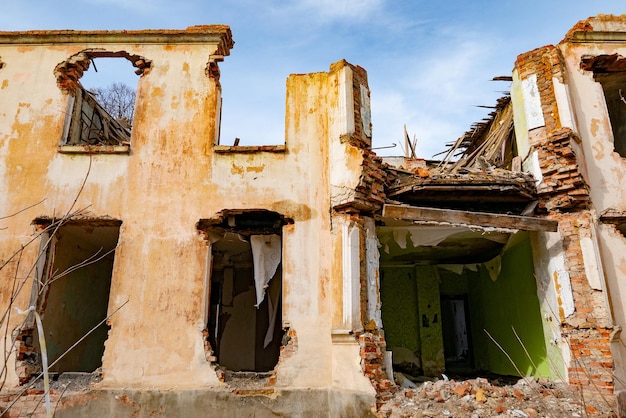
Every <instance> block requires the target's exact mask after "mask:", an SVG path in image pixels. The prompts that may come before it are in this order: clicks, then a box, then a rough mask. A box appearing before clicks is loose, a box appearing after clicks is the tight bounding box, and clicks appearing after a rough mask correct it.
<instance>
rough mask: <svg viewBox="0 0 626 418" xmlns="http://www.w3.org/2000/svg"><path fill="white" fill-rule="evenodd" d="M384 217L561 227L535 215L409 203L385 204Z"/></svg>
mask: <svg viewBox="0 0 626 418" xmlns="http://www.w3.org/2000/svg"><path fill="white" fill-rule="evenodd" d="M383 218H396V219H402V220H406V221H435V222H449V223H457V224H468V225H479V226H492V227H497V228H510V229H519V230H523V231H546V232H556V231H557V230H558V227H559V223H558V222H557V221H554V220H551V219H544V218H537V217H533V216H518V215H506V214H500V213H485V212H470V211H464V210H453V209H436V208H424V207H419V206H409V205H384V206H383Z"/></svg>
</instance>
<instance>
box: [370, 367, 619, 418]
mask: <svg viewBox="0 0 626 418" xmlns="http://www.w3.org/2000/svg"><path fill="white" fill-rule="evenodd" d="M511 383H512V382H507V381H501V380H498V379H495V380H492V381H489V380H488V379H486V378H481V377H479V378H476V379H469V380H458V381H457V380H453V379H452V380H450V379H448V378H447V377H445V376H444V378H443V379H437V380H435V381H426V382H423V383H418V384H417V385H416V387H414V388H408V387H398V390H397V391H396V393H395V395H394V397H393V398H392V399H390V400H389V401H388V402H386V403H385V405H383V406H382V408H381V409H380V411H379V416H380V417H383V418H409V417H411V418H413V417H416V418H435V417H437V418H439V417H450V418H460V417H463V418H465V417H467V418H484V417H519V418H544V417H549V418H560V417H581V418H582V417H616V416H617V415H616V414H615V412H614V405H613V404H612V403H611V402H612V401H611V398H610V397H607V398H606V399H604V398H602V397H598V398H594V399H583V397H582V396H581V394H580V393H576V392H574V391H573V390H572V389H571V387H569V386H568V385H566V384H563V383H556V382H552V381H549V380H546V379H538V380H536V379H532V378H524V379H520V380H519V381H517V383H514V384H511Z"/></svg>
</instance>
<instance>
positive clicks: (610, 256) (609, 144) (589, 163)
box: [559, 16, 626, 390]
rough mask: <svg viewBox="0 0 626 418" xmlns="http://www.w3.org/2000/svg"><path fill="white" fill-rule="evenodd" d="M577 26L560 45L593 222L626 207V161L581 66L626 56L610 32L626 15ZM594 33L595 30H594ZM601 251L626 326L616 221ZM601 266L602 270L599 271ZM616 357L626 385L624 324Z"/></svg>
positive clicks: (599, 94)
mask: <svg viewBox="0 0 626 418" xmlns="http://www.w3.org/2000/svg"><path fill="white" fill-rule="evenodd" d="M577 27H578V29H576V27H574V29H572V31H570V33H569V34H568V36H567V37H566V38H565V40H564V41H563V42H562V43H561V44H560V45H559V50H560V51H561V53H562V56H563V60H564V63H565V68H566V71H567V81H568V92H569V96H570V101H571V104H572V108H573V111H574V115H575V120H576V128H577V134H578V135H579V136H580V143H579V144H578V146H579V148H580V151H579V152H578V153H577V155H578V161H579V162H580V165H581V167H583V169H584V171H583V174H584V178H585V181H586V182H587V183H588V185H589V195H590V197H591V201H592V202H593V208H594V209H595V218H596V219H594V220H593V222H596V223H597V222H598V221H597V217H599V216H600V215H601V214H602V213H603V212H605V211H607V210H612V211H615V212H622V213H623V212H625V211H626V190H625V189H624V187H623V183H624V179H625V178H626V160H625V159H624V158H622V157H620V155H619V154H618V153H616V152H615V151H614V144H613V133H612V129H611V122H610V119H609V116H608V109H607V105H606V102H605V98H604V92H603V89H602V85H601V84H600V83H598V82H596V81H595V80H594V74H593V72H592V71H585V70H583V69H581V58H582V57H583V56H597V55H612V54H619V55H620V56H626V38H624V37H622V38H621V40H619V41H617V42H616V40H612V41H608V38H610V35H611V33H615V32H622V33H623V32H624V31H626V21H625V19H624V16H621V17H612V16H599V17H598V18H590V19H588V20H586V21H584V22H580V23H579V24H578V25H577ZM576 32H579V33H581V32H582V35H586V34H591V35H595V37H596V39H595V41H591V40H589V41H582V40H579V39H578V37H579V36H577V34H576ZM594 32H595V33H594ZM591 239H592V241H593V245H594V246H595V250H596V251H597V253H598V254H599V258H600V260H599V263H598V265H599V268H600V270H599V278H600V284H601V286H602V289H603V290H604V291H605V292H606V297H607V299H608V302H609V304H608V305H607V306H606V307H607V309H610V312H609V313H610V315H611V316H612V318H611V319H612V321H613V322H614V323H615V324H616V325H618V326H619V327H621V329H623V328H624V326H626V304H625V303H624V300H626V288H625V287H624V282H626V239H625V238H624V236H623V235H622V234H620V233H619V231H617V230H616V228H615V227H614V226H612V225H603V224H598V225H597V227H596V228H595V233H594V234H593V236H591ZM596 271H597V270H596ZM611 340H612V343H611V350H612V353H613V357H614V362H615V363H614V369H615V387H616V390H623V389H624V388H626V372H624V370H626V364H625V363H624V360H623V359H626V339H625V337H624V336H623V335H622V334H621V332H620V330H619V329H617V328H616V329H615V330H614V332H613V334H612V335H611Z"/></svg>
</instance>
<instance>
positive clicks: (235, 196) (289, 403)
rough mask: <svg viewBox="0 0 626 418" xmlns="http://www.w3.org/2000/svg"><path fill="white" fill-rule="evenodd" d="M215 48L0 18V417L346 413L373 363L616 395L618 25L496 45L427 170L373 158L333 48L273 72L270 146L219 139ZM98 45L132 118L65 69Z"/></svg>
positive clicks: (621, 215)
mask: <svg viewBox="0 0 626 418" xmlns="http://www.w3.org/2000/svg"><path fill="white" fill-rule="evenodd" d="M232 47H233V41H232V38H231V33H230V29H229V28H228V27H227V26H194V27H190V28H188V29H186V30H181V31H175V30H167V31H123V32H80V31H42V32H18V33H0V97H1V99H2V101H1V103H2V105H1V106H2V107H1V108H0V194H2V195H3V196H5V198H4V199H2V200H0V215H1V216H2V218H0V228H2V229H0V243H1V244H0V307H1V310H0V313H1V314H2V317H1V319H0V321H1V322H0V325H1V326H2V330H3V334H2V335H3V337H4V347H5V348H4V349H3V350H4V351H3V353H4V357H3V366H2V374H1V375H0V377H1V379H2V380H1V381H2V387H1V389H2V393H1V394H2V398H1V399H0V402H1V403H0V406H1V407H2V408H7V409H6V411H5V413H6V414H7V415H8V416H21V415H26V414H27V413H30V412H32V411H34V410H37V411H40V412H41V411H45V402H42V398H43V394H44V392H49V393H50V396H51V398H52V404H53V406H54V407H55V408H56V415H58V416H86V415H89V416H114V415H117V416H127V415H131V414H132V415H134V416H154V415H156V416H195V415H199V414H201V413H206V412H207V411H211V412H212V414H211V416H232V410H233V408H237V410H238V413H239V414H240V415H241V416H273V415H274V414H284V415H290V416H364V415H367V414H370V413H373V412H375V411H376V409H377V408H379V407H380V406H381V405H382V404H383V403H384V402H385V401H387V400H388V399H390V397H391V396H392V395H393V392H394V391H395V390H396V388H397V386H396V383H395V382H394V376H393V374H392V369H393V371H395V372H396V375H395V380H396V381H397V382H400V381H401V380H402V379H403V377H402V375H399V374H397V372H401V373H402V374H403V375H404V376H408V377H411V376H412V377H418V376H426V377H430V378H435V377H438V376H440V375H441V374H442V373H447V374H449V375H450V376H470V375H477V374H481V373H491V374H498V375H515V376H534V377H544V378H548V379H552V380H556V381H562V382H566V383H570V384H571V385H572V386H573V387H574V388H580V396H581V397H582V398H585V399H587V400H590V399H594V398H603V399H605V400H606V399H609V400H610V402H612V399H613V398H612V396H613V395H612V394H613V392H614V391H617V392H620V391H623V390H624V382H625V379H626V376H624V375H623V374H624V365H623V364H622V359H623V358H626V353H624V341H623V337H622V336H621V327H622V326H623V324H624V323H625V321H626V308H624V303H623V297H622V295H621V293H623V283H622V282H624V275H625V274H626V272H625V269H626V267H624V266H626V259H625V258H624V257H626V241H625V238H624V235H623V234H624V230H625V227H624V225H626V196H625V195H624V193H625V192H624V191H623V188H622V187H621V178H622V177H624V174H626V166H625V163H624V158H626V151H625V150H626V145H624V144H626V138H622V137H621V136H622V135H621V130H622V124H623V123H622V122H623V118H624V117H626V116H624V115H626V111H623V110H622V109H623V108H622V107H621V106H626V104H624V103H626V99H624V98H623V95H622V92H621V83H622V82H623V81H625V80H626V75H625V74H626V64H624V63H625V62H626V58H624V57H625V56H626V18H624V17H614V16H600V17H597V18H590V19H588V20H586V21H583V22H580V23H579V24H577V25H576V26H575V27H574V28H573V29H572V30H571V31H570V32H569V33H568V34H567V36H566V37H565V39H564V40H563V41H562V42H561V43H560V44H558V45H557V46H546V47H542V48H539V49H537V50H534V51H530V52H528V53H526V54H522V55H520V56H519V57H518V60H517V61H516V63H515V66H514V70H513V75H512V77H510V78H505V79H507V80H509V81H511V82H512V84H511V94H510V97H509V96H507V97H505V98H503V99H501V100H500V101H499V102H498V104H497V106H496V107H495V111H494V113H493V114H492V117H491V118H490V119H489V120H488V121H487V122H485V123H481V124H479V125H477V126H475V127H474V128H473V129H472V130H471V131H470V132H468V133H467V134H465V135H464V136H463V137H461V138H460V139H459V140H458V141H457V143H456V144H455V146H454V147H453V148H452V150H451V152H450V153H449V154H448V155H447V156H446V157H445V158H444V159H443V160H442V161H441V162H432V161H431V162H425V161H423V160H417V159H405V158H388V159H385V161H383V159H381V158H379V157H377V156H376V154H374V153H373V152H372V150H371V142H372V133H371V120H370V119H371V118H370V110H369V88H368V82H367V75H366V73H365V70H363V69H362V68H360V67H358V66H354V65H351V64H349V63H347V62H345V61H339V62H337V63H335V64H332V65H331V67H330V70H329V71H328V72H322V73H314V74H305V75H292V76H290V77H289V78H288V80H287V108H286V116H285V140H284V144H282V145H267V146H239V145H238V144H236V145H233V146H230V145H224V144H220V135H219V129H220V112H221V110H220V107H221V87H220V84H219V75H220V72H219V67H218V62H220V61H222V60H223V59H224V57H225V56H227V55H229V52H230V49H231V48H232ZM100 59H117V60H128V61H129V62H130V63H131V64H132V66H133V67H134V68H135V69H136V71H135V72H136V74H137V78H138V80H137V91H136V98H135V113H134V117H133V120H132V126H130V125H129V124H128V123H126V122H127V121H123V120H116V119H115V118H113V117H111V116H110V115H109V114H108V113H107V111H105V110H104V108H103V107H102V106H101V105H100V104H99V102H98V97H97V96H95V95H94V94H93V93H92V92H90V91H89V90H88V89H86V88H84V87H83V86H82V84H81V82H80V80H81V77H82V75H83V73H84V72H85V71H90V68H92V66H93V65H94V62H96V63H97V61H98V60H100ZM624 109H626V107H624ZM14 308H18V309H17V310H18V311H19V312H16V310H15V309H14ZM39 329H42V330H43V333H41V334H40V331H39ZM42 337H45V338H42ZM44 340H45V341H44ZM43 342H45V349H42V348H41V347H42V346H44V345H43V344H42V343H43ZM44 371H48V373H44ZM42 375H44V376H42ZM45 376H48V377H49V378H48V379H47V378H45ZM42 380H51V381H52V382H51V383H50V384H51V385H52V390H51V391H48V390H47V389H46V387H47V386H43V385H42V384H41V381H42Z"/></svg>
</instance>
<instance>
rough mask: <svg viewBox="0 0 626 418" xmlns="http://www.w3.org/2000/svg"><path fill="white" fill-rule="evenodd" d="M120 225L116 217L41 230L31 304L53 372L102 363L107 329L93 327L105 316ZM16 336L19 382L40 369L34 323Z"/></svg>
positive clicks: (83, 369)
mask: <svg viewBox="0 0 626 418" xmlns="http://www.w3.org/2000/svg"><path fill="white" fill-rule="evenodd" d="M119 225H120V222H119V221H107V222H106V223H105V224H104V225H102V224H97V226H95V225H94V224H92V223H86V224H80V225H78V224H76V225H74V224H70V225H64V226H61V227H60V228H59V229H58V230H57V231H56V233H54V235H53V236H52V237H48V236H45V234H44V237H43V240H44V242H45V243H46V244H44V245H48V247H47V252H46V261H45V267H44V268H43V269H42V271H41V272H40V273H38V276H39V280H38V281H37V283H35V285H34V289H33V293H32V295H33V296H32V297H33V298H34V303H32V304H34V305H35V306H36V308H37V310H38V312H39V314H40V315H41V317H42V323H43V329H44V331H45V333H46V336H45V337H46V346H47V352H48V364H52V363H54V362H56V364H54V365H52V366H51V367H50V372H52V373H55V374H61V373H75V372H83V373H92V372H94V371H96V370H97V369H98V368H99V367H101V365H102V355H103V353H104V343H105V341H106V339H107V337H108V331H109V327H108V326H107V325H106V324H105V323H103V324H101V325H99V326H97V325H98V324H99V323H100V322H102V320H103V319H105V318H106V317H107V311H108V304H109V292H110V288H111V278H112V273H113V263H114V258H115V248H116V246H117V241H118V236H119ZM94 327H95V329H94ZM92 330H93V331H92ZM90 331H91V333H90ZM88 333H89V335H88V336H87V337H86V338H84V339H83V340H82V341H81V342H80V343H78V344H76V343H77V342H78V341H79V340H80V339H81V338H83V337H84V336H85V335H87V334H88ZM18 339H19V340H20V341H21V347H20V350H19V353H18V372H19V371H20V370H23V372H20V380H21V381H22V382H26V381H28V380H29V379H30V378H31V377H32V376H34V375H36V374H38V373H40V372H41V352H40V347H39V343H38V335H37V329H36V327H35V326H34V321H32V320H31V321H30V322H27V323H26V326H25V327H23V329H22V330H21V332H20V338H18ZM74 344H76V346H74ZM72 346H74V347H73V348H71V347H72ZM70 348H71V349H70ZM68 349H70V351H69V352H68V353H67V354H65V355H64V356H63V357H62V358H60V356H62V355H63V353H65V352H66V351H67V350H68ZM59 358H60V359H59ZM57 360H58V361H57ZM24 366H25V367H24Z"/></svg>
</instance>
